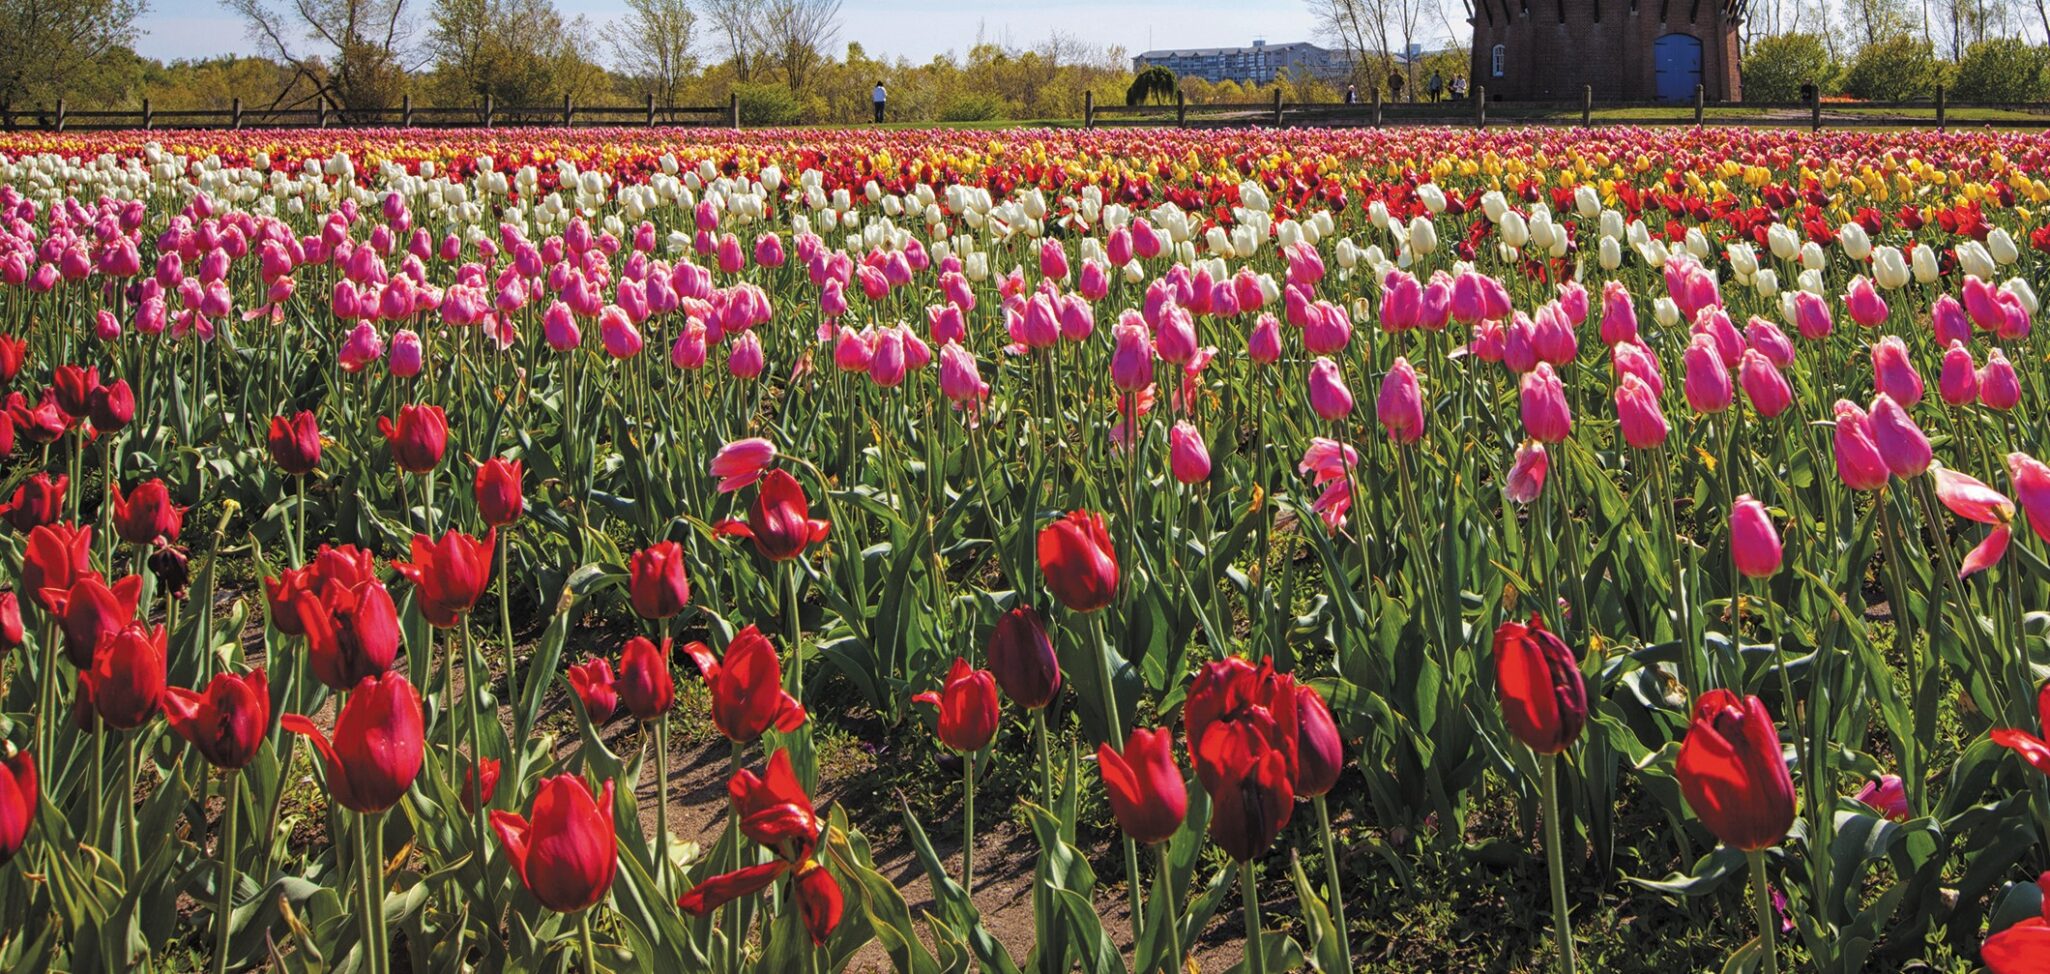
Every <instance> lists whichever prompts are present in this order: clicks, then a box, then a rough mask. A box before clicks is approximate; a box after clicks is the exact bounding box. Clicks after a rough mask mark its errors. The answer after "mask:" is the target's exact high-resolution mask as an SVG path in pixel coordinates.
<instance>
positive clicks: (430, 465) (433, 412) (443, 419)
mask: <svg viewBox="0 0 2050 974" xmlns="http://www.w3.org/2000/svg"><path fill="white" fill-rule="evenodd" d="M377 431H378V432H380V433H383V434H384V438H385V440H386V441H387V442H389V443H390V444H391V458H392V462H394V463H396V464H398V465H399V469H400V470H404V471H407V472H409V473H431V472H433V470H434V468H435V467H437V466H440V465H441V455H442V453H444V452H446V451H447V450H448V415H447V414H446V413H443V412H442V410H441V407H440V406H415V405H411V404H408V405H404V406H400V407H399V421H398V422H397V423H393V422H392V421H391V418H390V417H387V416H379V417H377Z"/></svg>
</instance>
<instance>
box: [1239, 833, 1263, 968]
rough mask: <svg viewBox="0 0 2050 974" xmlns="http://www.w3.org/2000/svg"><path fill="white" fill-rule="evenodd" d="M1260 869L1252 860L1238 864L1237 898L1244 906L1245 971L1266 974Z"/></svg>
mask: <svg viewBox="0 0 2050 974" xmlns="http://www.w3.org/2000/svg"><path fill="white" fill-rule="evenodd" d="M1259 878H1260V867H1259V866H1257V865H1255V864H1254V863H1253V861H1252V860H1250V859H1248V860H1246V861H1245V862H1242V863H1239V898H1240V899H1242V900H1244V901H1245V906H1246V971H1247V974H1267V956H1266V952H1265V951H1264V950H1262V949H1261V945H1260V883H1259Z"/></svg>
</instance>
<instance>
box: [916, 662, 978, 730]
mask: <svg viewBox="0 0 2050 974" xmlns="http://www.w3.org/2000/svg"><path fill="white" fill-rule="evenodd" d="M911 699H912V700H914V701H916V702H918V703H929V704H932V705H933V706H934V707H937V708H939V711H940V726H939V738H940V743H942V744H945V745H946V746H948V747H950V748H953V749H954V750H956V751H959V752H961V753H963V754H973V753H975V752H976V751H980V750H982V749H983V748H985V747H988V746H989V742H990V739H991V738H993V737H995V736H996V733H997V681H996V677H994V676H992V675H991V674H990V672H989V671H988V670H978V669H973V668H971V667H970V666H969V665H968V661H967V660H965V659H962V658H961V657H959V656H956V657H954V666H953V668H952V669H950V670H948V671H947V679H946V682H945V683H943V684H941V685H940V689H939V691H938V692H934V691H931V690H928V691H926V692H924V693H921V694H919V695H917V696H915V697H912V698H911Z"/></svg>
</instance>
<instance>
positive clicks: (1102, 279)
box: [1075, 260, 1110, 301]
mask: <svg viewBox="0 0 2050 974" xmlns="http://www.w3.org/2000/svg"><path fill="white" fill-rule="evenodd" d="M1075 290H1076V291H1077V292H1078V293H1080V294H1081V295H1082V299H1083V300H1085V301H1101V300H1103V299H1104V298H1106V297H1108V296H1109V295H1110V272H1109V271H1108V270H1106V269H1105V268H1104V266H1103V262H1102V261H1100V260H1085V261H1083V262H1082V276H1081V278H1080V279H1079V281H1078V282H1077V283H1076V285H1075Z"/></svg>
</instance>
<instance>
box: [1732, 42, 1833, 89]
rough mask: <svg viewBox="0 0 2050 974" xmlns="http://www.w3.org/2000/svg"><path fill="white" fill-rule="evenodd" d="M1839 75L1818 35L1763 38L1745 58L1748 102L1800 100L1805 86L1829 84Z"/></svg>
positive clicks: (1745, 82) (1745, 86)
mask: <svg viewBox="0 0 2050 974" xmlns="http://www.w3.org/2000/svg"><path fill="white" fill-rule="evenodd" d="M1835 73H1836V71H1835V66H1834V65H1832V64H1830V62H1829V52H1828V51H1827V50H1826V49H1824V48H1823V46H1822V38H1820V37H1817V36H1816V35H1814V34H1781V35H1779V36H1777V37H1761V38H1759V39H1757V40H1755V41H1752V42H1751V50H1750V51H1749V52H1747V53H1746V54H1745V55H1744V64H1743V75H1744V99H1745V100H1746V101H1797V100H1799V99H1800V97H1801V86H1802V85H1805V84H1816V85H1826V84H1828V82H1829V78H1830V76H1831V75H1833V74H1835Z"/></svg>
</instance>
